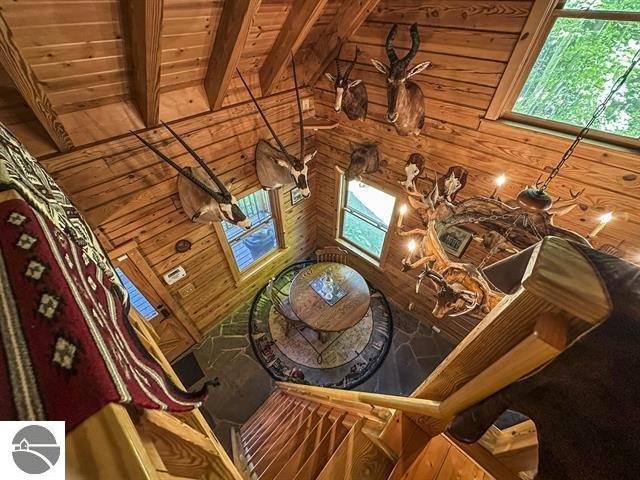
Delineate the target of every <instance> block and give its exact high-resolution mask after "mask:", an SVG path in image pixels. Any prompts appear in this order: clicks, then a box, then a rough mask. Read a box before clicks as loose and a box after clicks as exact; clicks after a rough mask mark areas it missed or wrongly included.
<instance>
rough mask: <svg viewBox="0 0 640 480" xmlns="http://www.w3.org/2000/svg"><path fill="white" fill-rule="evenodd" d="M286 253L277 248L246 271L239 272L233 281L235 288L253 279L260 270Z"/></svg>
mask: <svg viewBox="0 0 640 480" xmlns="http://www.w3.org/2000/svg"><path fill="white" fill-rule="evenodd" d="M286 251H287V249H286V248H282V247H280V248H277V249H275V250H274V251H273V252H271V253H269V254H268V255H266V256H265V257H263V258H261V259H260V260H258V261H257V262H256V263H255V264H254V265H253V266H251V267H250V268H248V269H247V270H246V271H244V272H241V273H240V275H238V277H237V278H236V279H235V284H236V287H239V286H241V285H242V284H243V283H244V282H246V281H248V280H249V279H250V278H251V277H253V276H254V275H255V274H256V273H258V272H259V271H260V270H262V269H263V268H264V267H266V266H267V265H269V264H270V263H272V262H274V261H276V260H277V259H278V258H280V257H281V256H282V255H284V253H285V252H286Z"/></svg>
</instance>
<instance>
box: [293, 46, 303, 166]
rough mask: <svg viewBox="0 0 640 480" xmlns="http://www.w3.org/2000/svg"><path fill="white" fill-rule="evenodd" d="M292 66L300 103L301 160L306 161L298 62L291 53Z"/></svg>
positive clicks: (297, 97) (294, 84) (297, 100)
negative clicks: (297, 74) (297, 75)
mask: <svg viewBox="0 0 640 480" xmlns="http://www.w3.org/2000/svg"><path fill="white" fill-rule="evenodd" d="M291 66H292V67H293V86H294V88H295V89H296V102H297V103H298V119H299V120H300V160H301V161H302V160H304V125H303V124H302V121H303V119H302V103H301V102H300V92H299V91H298V77H296V62H295V60H294V59H293V52H291Z"/></svg>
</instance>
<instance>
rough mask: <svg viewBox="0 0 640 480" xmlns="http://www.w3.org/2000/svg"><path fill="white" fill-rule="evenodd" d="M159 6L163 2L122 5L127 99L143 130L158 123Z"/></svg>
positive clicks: (131, 0)
mask: <svg viewBox="0 0 640 480" xmlns="http://www.w3.org/2000/svg"><path fill="white" fill-rule="evenodd" d="M163 3H164V1H163V0H129V1H128V2H122V20H123V22H122V23H123V25H124V36H125V41H126V43H127V57H128V63H129V77H130V88H131V99H132V100H133V103H134V104H135V105H136V107H137V108H138V111H139V112H140V115H141V116H142V120H143V121H144V124H145V125H146V126H147V127H154V126H156V125H157V124H158V123H159V121H158V116H159V112H160V60H161V59H160V56H161V50H160V35H161V30H162V12H163Z"/></svg>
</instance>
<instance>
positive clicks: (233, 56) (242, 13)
mask: <svg viewBox="0 0 640 480" xmlns="http://www.w3.org/2000/svg"><path fill="white" fill-rule="evenodd" d="M260 1H261V0H237V1H233V2H225V5H224V10H223V11H222V17H221V18H220V24H219V25H218V30H217V32H216V38H215V42H214V44H213V49H212V50H211V54H210V55H209V65H208V66H207V74H206V76H205V80H204V85H205V90H206V92H207V97H208V98H209V105H211V108H212V109H214V110H215V109H218V108H220V107H221V106H222V101H223V100H224V96H225V94H226V93H227V88H228V86H229V82H230V81H231V76H232V74H233V72H234V71H235V68H236V65H237V64H238V60H239V59H240V55H241V53H242V49H243V48H244V44H245V41H246V39H247V35H248V33H249V28H250V26H251V22H252V20H253V16H254V15H255V13H256V11H257V9H258V7H259V6H260Z"/></svg>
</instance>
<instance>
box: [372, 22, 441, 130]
mask: <svg viewBox="0 0 640 480" xmlns="http://www.w3.org/2000/svg"><path fill="white" fill-rule="evenodd" d="M397 32H398V25H394V26H393V27H392V28H391V30H390V31H389V35H388V36H387V41H386V43H385V50H386V52H387V57H388V58H389V66H386V65H385V64H384V63H382V62H380V61H379V60H376V59H374V58H372V59H371V63H373V66H374V67H376V69H378V71H380V72H381V73H383V74H384V75H385V76H386V77H387V120H388V121H389V122H391V123H393V125H394V126H395V127H396V132H397V133H398V135H403V136H406V135H420V132H421V130H422V127H423V126H424V96H423V95H422V90H420V87H419V86H418V84H416V83H414V82H412V81H411V80H409V78H411V77H413V76H414V75H417V74H418V73H420V72H422V71H423V70H424V69H425V68H427V67H428V66H429V65H431V62H422V63H419V64H417V65H416V66H415V67H413V68H412V69H411V70H409V69H408V68H409V63H410V62H411V60H413V58H414V57H415V56H416V54H417V53H418V49H419V48H420V34H419V33H418V24H417V23H414V24H413V25H411V29H410V32H411V49H410V50H409V52H407V54H406V55H405V56H404V57H402V58H398V55H397V54H396V51H395V50H394V49H393V39H394V38H395V36H396V33H397Z"/></svg>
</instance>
